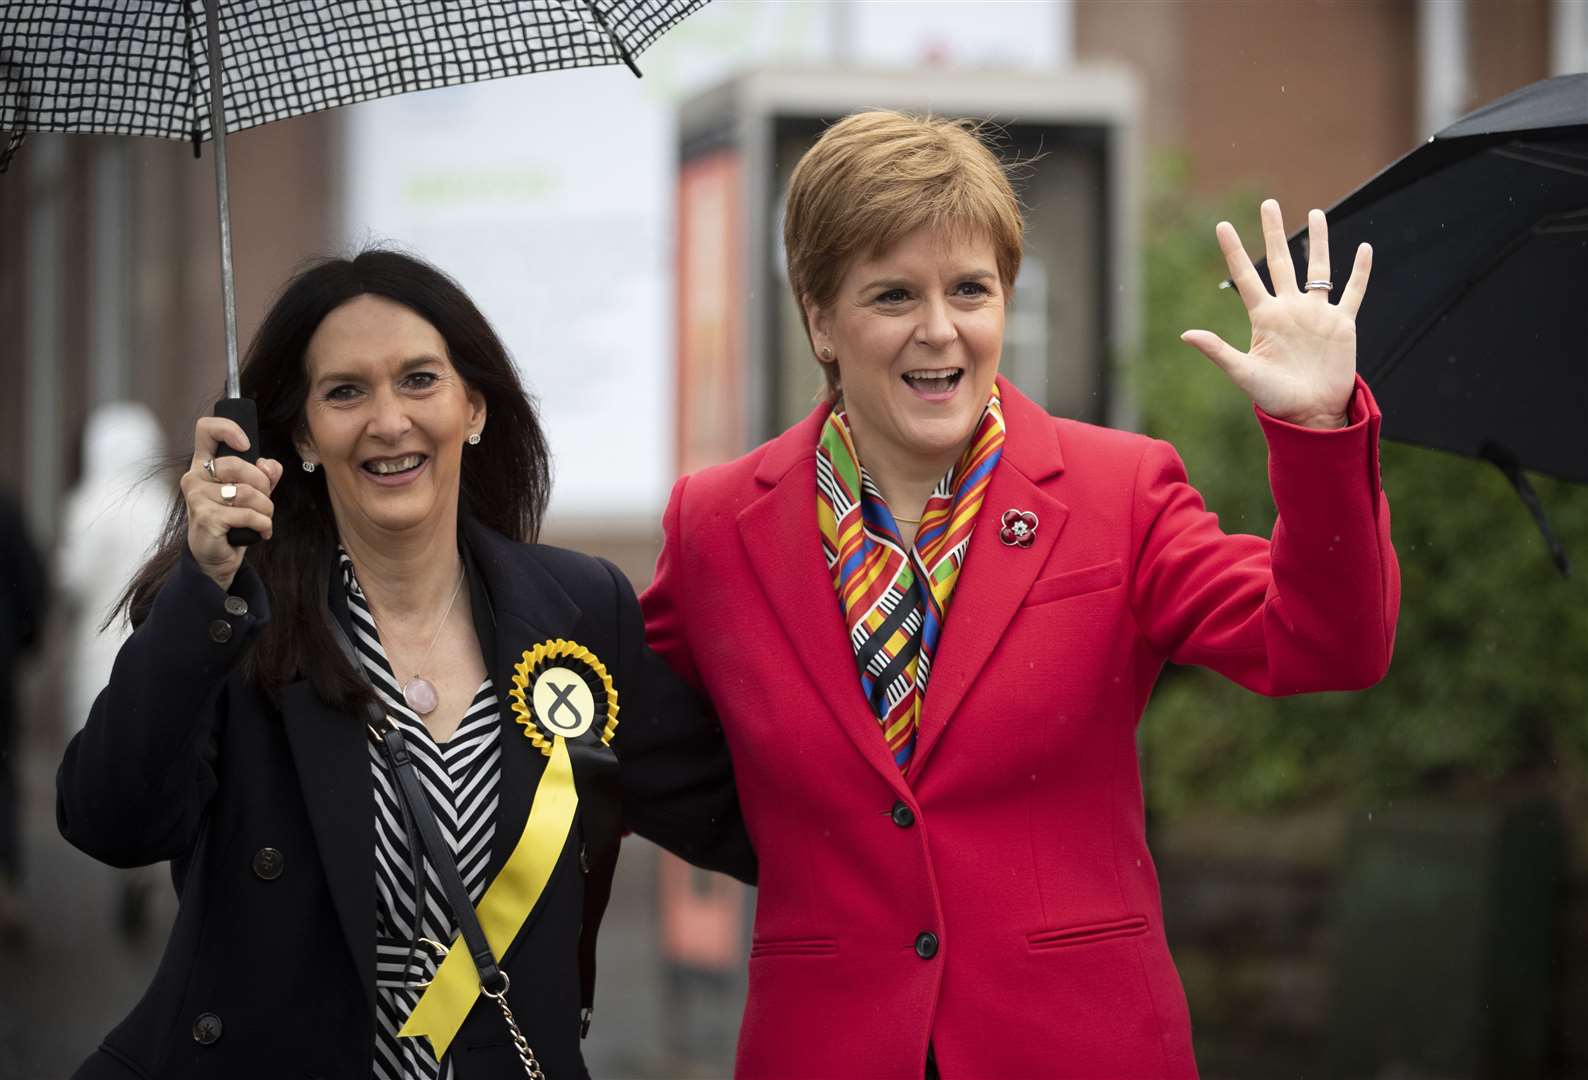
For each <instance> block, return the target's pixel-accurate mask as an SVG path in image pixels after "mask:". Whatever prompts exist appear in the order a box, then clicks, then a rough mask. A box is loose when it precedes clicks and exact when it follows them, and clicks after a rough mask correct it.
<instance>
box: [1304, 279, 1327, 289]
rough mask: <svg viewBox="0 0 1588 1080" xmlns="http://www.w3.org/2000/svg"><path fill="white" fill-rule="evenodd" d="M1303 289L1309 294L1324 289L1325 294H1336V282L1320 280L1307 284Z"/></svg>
mask: <svg viewBox="0 0 1588 1080" xmlns="http://www.w3.org/2000/svg"><path fill="white" fill-rule="evenodd" d="M1302 288H1303V289H1305V290H1306V291H1307V292H1312V291H1313V290H1314V289H1322V290H1323V291H1324V292H1334V282H1332V281H1324V280H1322V279H1318V280H1315V281H1309V282H1307V283H1306V284H1305V285H1303V286H1302Z"/></svg>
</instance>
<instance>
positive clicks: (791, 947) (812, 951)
mask: <svg viewBox="0 0 1588 1080" xmlns="http://www.w3.org/2000/svg"><path fill="white" fill-rule="evenodd" d="M837 952H838V939H837V938H830V937H805V938H770V939H768V940H765V941H752V942H751V943H750V959H751V960H754V959H756V958H757V957H761V956H833V955H835V954H836V953H837Z"/></svg>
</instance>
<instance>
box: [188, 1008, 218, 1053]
mask: <svg viewBox="0 0 1588 1080" xmlns="http://www.w3.org/2000/svg"><path fill="white" fill-rule="evenodd" d="M220 1037H221V1018H220V1017H218V1016H216V1015H215V1014H214V1013H199V1018H198V1019H197V1020H195V1021H193V1041H194V1042H196V1043H198V1044H199V1045H200V1046H209V1045H211V1044H212V1043H214V1042H216V1041H217V1040H218V1039H220Z"/></svg>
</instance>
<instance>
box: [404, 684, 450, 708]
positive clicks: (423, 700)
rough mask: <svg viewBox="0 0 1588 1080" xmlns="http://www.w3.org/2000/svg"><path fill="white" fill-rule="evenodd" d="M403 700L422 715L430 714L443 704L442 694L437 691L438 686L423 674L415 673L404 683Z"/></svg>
mask: <svg viewBox="0 0 1588 1080" xmlns="http://www.w3.org/2000/svg"><path fill="white" fill-rule="evenodd" d="M403 700H404V701H406V702H407V703H408V707H409V708H410V709H412V710H413V711H414V712H416V713H418V714H419V715H420V716H429V715H430V714H431V713H433V712H435V711H436V706H437V705H439V704H441V695H440V694H437V693H436V688H435V687H434V686H432V685H430V680H429V679H427V678H425V677H424V676H423V675H415V676H414V677H413V678H411V679H409V680H408V681H407V682H405V683H403Z"/></svg>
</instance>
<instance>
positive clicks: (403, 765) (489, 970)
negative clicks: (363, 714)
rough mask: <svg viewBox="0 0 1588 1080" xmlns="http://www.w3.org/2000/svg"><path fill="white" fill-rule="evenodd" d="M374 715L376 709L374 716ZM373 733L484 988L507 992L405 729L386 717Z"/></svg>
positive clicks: (495, 991)
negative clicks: (444, 835)
mask: <svg viewBox="0 0 1588 1080" xmlns="http://www.w3.org/2000/svg"><path fill="white" fill-rule="evenodd" d="M374 711H375V710H374V709H373V707H372V709H371V714H372V716H373V713H374ZM369 731H370V738H372V739H374V740H375V742H376V743H377V744H378V745H379V746H380V748H381V752H382V753H383V754H385V756H386V764H387V766H388V767H389V768H390V769H391V772H392V775H393V776H395V777H396V778H397V790H398V792H399V793H400V794H401V797H402V801H403V802H405V803H407V804H408V813H409V814H410V815H411V816H412V818H413V821H414V824H415V825H416V826H418V829H419V839H420V840H421V841H422V842H423V844H424V846H425V854H426V855H427V856H429V858H430V865H431V866H432V867H434V868H435V871H436V877H438V878H440V879H441V891H442V893H443V894H444V895H445V896H446V898H447V907H449V908H451V909H452V917H453V918H454V919H456V920H457V923H458V931H459V933H461V934H462V935H463V944H464V946H465V947H467V948H468V950H469V957H470V958H471V959H472V960H473V961H474V966H475V968H477V969H478V970H479V973H480V986H481V988H482V989H484V990H485V991H486V992H487V993H501V992H502V991H503V990H504V989H505V988H506V981H505V979H504V977H503V975H502V970H501V968H500V967H498V966H497V963H496V956H495V955H494V954H493V953H492V952H491V946H490V943H489V942H487V941H486V940H485V931H484V929H482V928H481V926H480V919H479V916H478V915H476V914H475V913H474V904H473V902H472V901H470V899H469V890H468V888H467V887H466V886H465V885H464V884H463V875H461V874H459V873H458V864H457V863H456V862H454V861H453V858H452V852H451V851H450V850H448V848H447V842H446V841H445V840H444V839H442V836H441V829H440V827H439V826H437V825H436V815H435V811H434V810H432V809H431V808H430V800H429V799H427V798H426V797H425V790H424V787H423V786H422V785H421V784H420V783H419V774H418V773H417V772H416V771H415V770H414V759H413V755H412V754H411V753H409V750H408V737H407V736H406V735H404V734H403V732H402V729H400V728H398V727H397V726H396V725H394V724H391V723H390V722H388V721H387V720H386V717H385V716H382V717H381V724H380V725H379V726H377V725H375V724H374V723H373V722H372V723H371V724H370V726H369Z"/></svg>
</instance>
